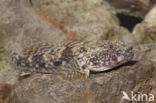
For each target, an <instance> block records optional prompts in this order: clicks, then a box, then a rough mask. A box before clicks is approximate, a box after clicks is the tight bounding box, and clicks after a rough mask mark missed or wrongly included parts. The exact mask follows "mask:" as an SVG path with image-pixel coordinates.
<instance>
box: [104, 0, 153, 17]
mask: <svg viewBox="0 0 156 103" xmlns="http://www.w3.org/2000/svg"><path fill="white" fill-rule="evenodd" d="M106 1H108V2H109V3H110V5H112V6H113V7H114V8H115V11H116V12H117V13H121V14H125V15H129V16H135V17H140V18H144V16H145V15H146V13H147V12H148V11H149V10H150V8H151V7H152V5H153V4H154V3H155V2H154V1H153V2H152V1H151V0H118V1H116V0H106Z"/></svg>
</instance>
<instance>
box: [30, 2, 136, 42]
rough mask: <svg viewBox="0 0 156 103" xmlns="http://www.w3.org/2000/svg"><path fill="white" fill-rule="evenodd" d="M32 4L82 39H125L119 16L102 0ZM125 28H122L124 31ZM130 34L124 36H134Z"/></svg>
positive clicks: (131, 40)
mask: <svg viewBox="0 0 156 103" xmlns="http://www.w3.org/2000/svg"><path fill="white" fill-rule="evenodd" d="M103 3H104V4H103ZM32 4H33V6H34V7H35V8H40V9H42V10H44V11H45V13H44V15H47V16H49V17H50V18H51V19H53V20H55V21H57V22H58V23H60V24H62V25H64V28H65V30H66V31H72V32H76V33H77V34H78V40H80V41H85V40H105V39H109V40H115V39H118V40H123V41H124V39H123V38H122V35H120V34H121V31H120V27H119V20H118V18H117V17H116V16H115V15H114V14H113V13H111V12H109V11H110V8H111V7H110V6H109V5H108V3H105V2H103V1H102V0H95V1H94V0H92V1H88V0H83V1H75V0H65V1H64V0H41V1H39V0H32ZM71 8H72V9H71ZM56 11H57V12H56ZM124 29H125V28H122V30H123V31H124ZM125 31H126V30H125ZM129 34H130V33H129V32H128V33H126V34H124V36H127V37H130V36H132V35H129ZM131 38H132V37H130V39H129V41H130V42H131V43H132V42H134V41H133V39H131ZM125 41H126V40H125Z"/></svg>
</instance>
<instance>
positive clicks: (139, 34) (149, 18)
mask: <svg viewBox="0 0 156 103" xmlns="http://www.w3.org/2000/svg"><path fill="white" fill-rule="evenodd" d="M155 20H156V6H155V7H153V9H151V10H150V11H149V12H148V13H147V15H146V16H145V19H144V20H143V21H142V22H141V23H139V24H137V25H136V26H135V28H134V30H133V35H134V37H135V39H136V41H137V42H138V43H155V42H156V21H155Z"/></svg>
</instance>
